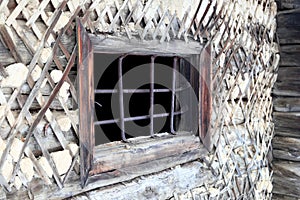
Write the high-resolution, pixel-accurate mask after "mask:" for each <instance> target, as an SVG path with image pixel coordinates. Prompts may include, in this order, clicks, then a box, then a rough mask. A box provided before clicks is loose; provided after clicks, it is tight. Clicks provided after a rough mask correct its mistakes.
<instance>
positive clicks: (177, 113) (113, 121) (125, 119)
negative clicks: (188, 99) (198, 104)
mask: <svg viewBox="0 0 300 200" xmlns="http://www.w3.org/2000/svg"><path fill="white" fill-rule="evenodd" d="M185 112H186V111H178V112H174V115H181V114H183V113H185ZM169 115H170V113H160V114H154V115H153V118H161V117H168V116H169ZM143 119H150V115H143V116H136V117H126V118H124V122H129V121H138V120H143ZM119 121H120V119H109V120H103V121H95V122H94V125H105V124H113V123H118V122H119Z"/></svg>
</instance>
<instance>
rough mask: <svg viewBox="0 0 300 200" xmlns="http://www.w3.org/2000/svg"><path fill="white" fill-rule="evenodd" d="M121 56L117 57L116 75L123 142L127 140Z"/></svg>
mask: <svg viewBox="0 0 300 200" xmlns="http://www.w3.org/2000/svg"><path fill="white" fill-rule="evenodd" d="M123 58H124V56H123V57H120V58H119V64H118V76H119V107H120V128H121V137H122V140H123V141H124V142H127V139H126V137H125V123H124V105H123V102H124V97H123V72H122V62H123Z"/></svg>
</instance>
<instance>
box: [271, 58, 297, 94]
mask: <svg viewBox="0 0 300 200" xmlns="http://www.w3.org/2000/svg"><path fill="white" fill-rule="evenodd" d="M299 57H300V56H299ZM299 85H300V80H297V81H283V82H276V83H275V85H274V88H273V94H275V95H277V96H289V97H300V87H299Z"/></svg>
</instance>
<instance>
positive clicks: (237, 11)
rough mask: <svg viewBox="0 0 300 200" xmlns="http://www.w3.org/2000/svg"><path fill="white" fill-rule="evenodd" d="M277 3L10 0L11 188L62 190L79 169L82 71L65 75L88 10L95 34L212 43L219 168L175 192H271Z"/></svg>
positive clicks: (6, 39) (0, 109) (5, 31)
mask: <svg viewBox="0 0 300 200" xmlns="http://www.w3.org/2000/svg"><path fill="white" fill-rule="evenodd" d="M276 10H277V7H276V4H275V2H274V1H272V0H271V1H269V0H263V1H259V2H258V1H256V0H250V1H226V0H225V1H216V0H213V1H201V2H200V1H198V0H190V1H182V0H178V1H176V2H175V3H173V1H159V0H150V1H146V0H145V1H144V0H134V1H133V0H132V1H131V0H125V1H117V0H116V1H108V0H102V1H101V0H95V1H92V2H91V1H79V0H69V1H58V0H43V1H41V2H40V1H37V0H24V1H23V0H22V1H17V2H14V1H8V0H4V1H2V2H1V3H0V33H1V42H0V63H1V65H0V77H1V83H0V85H1V89H0V103H1V106H0V125H1V126H0V133H1V138H2V140H1V141H0V142H1V150H0V152H1V155H2V158H1V161H0V168H1V170H2V171H1V172H2V173H1V174H2V175H1V176H0V183H1V185H2V187H3V188H5V191H11V192H14V191H16V190H19V191H31V192H28V193H26V192H25V193H26V194H27V195H29V196H27V197H30V196H31V197H32V196H35V195H36V194H35V193H34V192H32V191H36V190H38V189H36V182H35V184H32V182H34V181H35V180H40V181H39V182H38V183H39V184H41V185H44V184H45V185H48V186H45V187H46V188H49V187H50V188H51V191H54V190H55V188H57V187H63V186H64V185H65V184H67V183H68V182H69V181H71V180H70V179H69V177H70V174H72V173H75V174H76V173H77V172H78V170H77V169H78V165H79V162H78V153H76V152H78V145H77V144H78V139H77V134H78V133H77V128H76V127H77V124H78V118H77V112H78V111H77V110H75V109H74V107H76V102H77V95H76V88H75V87H74V80H75V77H76V71H75V70H71V72H70V73H69V75H68V76H67V77H66V78H65V79H61V77H62V74H64V70H65V69H67V68H69V67H71V66H73V65H74V62H75V61H74V60H75V57H76V48H75V43H76V39H75V32H74V30H75V27H74V26H75V17H76V16H79V17H80V18H81V19H82V21H83V22H84V24H85V26H86V28H87V30H88V31H89V32H91V33H94V34H104V35H105V36H107V37H116V36H120V37H127V38H128V39H129V40H130V39H132V38H137V39H139V40H159V41H160V42H169V41H170V40H172V39H174V38H177V39H181V40H185V41H186V42H189V41H190V40H193V41H198V42H200V43H203V44H204V43H206V42H207V43H210V44H211V45H212V48H213V60H212V64H213V74H212V77H213V88H212V91H211V94H212V97H213V115H212V119H211V129H212V134H213V135H214V140H213V143H214V144H215V148H214V150H213V151H212V152H211V154H209V155H208V156H207V157H206V158H205V159H204V160H202V161H201V163H202V164H201V167H202V168H205V169H206V170H209V171H211V173H212V174H213V178H211V180H213V181H211V182H210V183H209V184H208V183H205V184H203V185H202V184H201V185H197V187H196V186H194V188H192V189H191V190H186V191H185V192H184V191H180V192H178V193H180V194H177V193H176V195H175V196H173V197H172V195H173V193H172V194H171V196H168V198H174V199H177V197H178V195H179V196H180V197H182V198H183V199H187V198H188V197H189V198H192V197H191V194H194V195H197V196H200V197H201V198H209V197H212V198H221V199H222V198H228V197H231V198H233V199H235V198H239V197H249V198H252V199H261V198H270V197H271V191H272V172H271V171H270V170H269V160H268V158H269V157H268V152H269V150H270V144H271V139H272V137H273V129H274V126H273V122H272V117H271V113H272V97H271V88H272V86H273V84H274V82H275V80H276V71H277V66H278V62H279V54H278V46H277V43H276V38H275V37H274V34H275V31H276V20H275V15H276ZM175 11H176V12H175ZM16 77H18V78H17V79H16ZM54 97H56V98H54ZM61 158H64V163H62V162H61V160H62V159H61ZM198 162H199V161H198ZM78 184H79V183H78ZM49 185H50V186H49ZM43 187H44V186H43ZM44 190H45V191H47V190H46V189H44ZM104 191H105V190H104ZM174 193H175V192H174ZM22 194H24V193H22ZM5 195H6V192H3V196H5ZM14 195H17V193H13V194H10V196H11V197H14ZM44 195H50V196H51V194H44ZM65 196H68V194H66V193H65Z"/></svg>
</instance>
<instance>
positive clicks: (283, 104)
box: [273, 97, 300, 112]
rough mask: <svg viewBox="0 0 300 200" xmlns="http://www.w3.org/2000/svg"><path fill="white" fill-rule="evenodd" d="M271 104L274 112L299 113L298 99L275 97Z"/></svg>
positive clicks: (299, 103)
mask: <svg viewBox="0 0 300 200" xmlns="http://www.w3.org/2000/svg"><path fill="white" fill-rule="evenodd" d="M273 104H274V111H279V112H300V98H297V97H275V98H273Z"/></svg>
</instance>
